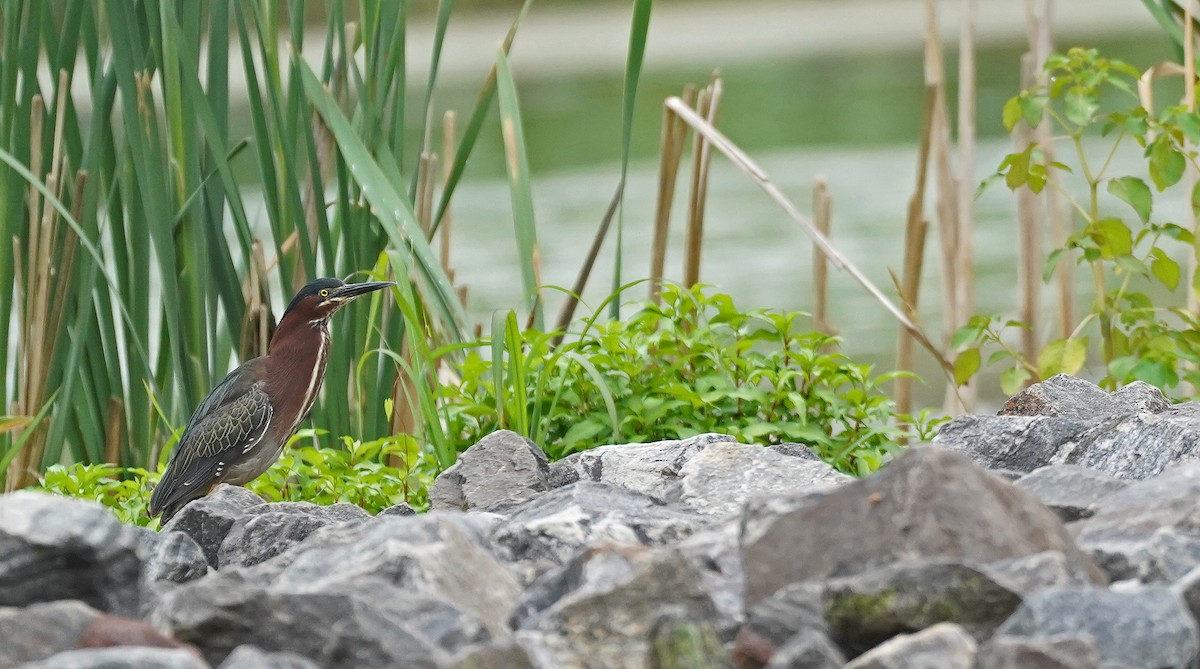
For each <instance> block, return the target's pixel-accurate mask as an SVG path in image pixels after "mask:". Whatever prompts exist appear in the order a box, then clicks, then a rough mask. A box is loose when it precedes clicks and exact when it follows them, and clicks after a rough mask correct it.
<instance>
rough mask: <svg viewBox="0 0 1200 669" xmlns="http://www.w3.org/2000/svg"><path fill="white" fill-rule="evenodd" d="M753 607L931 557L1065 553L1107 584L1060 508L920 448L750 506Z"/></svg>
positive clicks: (745, 529)
mask: <svg viewBox="0 0 1200 669" xmlns="http://www.w3.org/2000/svg"><path fill="white" fill-rule="evenodd" d="M741 546H742V560H743V564H744V568H745V572H746V602H747V604H751V605H752V604H754V603H756V602H758V601H760V600H762V599H763V598H765V597H767V596H769V595H770V594H771V593H773V592H775V591H776V590H778V589H779V588H781V587H783V586H785V585H787V584H789V583H795V582H798V581H814V580H816V581H819V580H823V579H826V578H829V577H832V576H835V575H839V576H842V575H852V574H856V573H862V572H865V571H869V570H873V569H878V568H881V567H886V566H889V565H892V564H897V563H914V562H921V561H930V560H944V561H955V562H963V563H966V564H977V565H982V564H987V563H991V562H996V561H999V560H1005V559H1010V558H1016V557H1022V556H1025V555H1032V554H1034V553H1040V552H1042V551H1047V550H1057V551H1059V552H1061V553H1063V554H1064V555H1065V556H1066V557H1067V559H1068V560H1069V561H1070V562H1071V563H1072V564H1074V565H1077V566H1078V568H1079V569H1080V570H1082V571H1084V572H1086V573H1090V574H1091V575H1092V579H1093V582H1095V583H1103V582H1104V578H1103V576H1102V575H1101V574H1100V572H1099V571H1097V570H1096V568H1095V566H1094V565H1091V564H1090V562H1089V560H1088V558H1087V556H1085V555H1084V554H1082V553H1081V552H1080V551H1079V549H1078V548H1076V547H1075V545H1074V543H1073V542H1072V541H1071V538H1070V537H1069V536H1068V535H1067V532H1066V530H1065V529H1064V528H1063V526H1062V524H1061V523H1060V522H1059V520H1058V517H1057V516H1055V515H1054V513H1053V512H1052V511H1050V510H1049V509H1047V508H1046V507H1044V506H1043V505H1042V504H1041V503H1040V502H1038V501H1037V499H1035V498H1034V497H1033V496H1032V495H1030V494H1029V493H1027V492H1025V491H1023V490H1019V489H1017V488H1014V487H1013V486H1011V485H1009V484H1007V483H1004V482H1002V481H1001V480H999V479H997V478H995V477H993V476H991V475H990V474H988V473H987V472H986V471H983V470H982V469H980V468H979V467H977V466H976V465H974V464H973V463H972V462H971V461H970V460H969V459H968V458H966V457H965V456H963V455H960V454H956V453H952V452H949V451H946V450H943V449H939V448H929V447H918V448H911V449H909V450H908V451H906V452H904V453H903V454H901V455H900V456H899V457H898V458H896V459H895V460H894V461H893V462H892V463H891V464H890V465H888V466H887V467H886V468H885V469H883V470H882V471H881V472H878V473H876V474H874V475H872V476H869V477H867V478H865V479H863V480H860V481H856V482H854V483H851V484H849V485H845V486H842V487H839V488H835V489H833V490H830V491H827V492H820V493H812V494H809V495H805V496H802V497H799V498H781V499H776V500H764V501H760V502H755V503H752V504H751V505H749V506H748V507H747V509H746V512H745V513H744V514H743V518H742V535H741Z"/></svg>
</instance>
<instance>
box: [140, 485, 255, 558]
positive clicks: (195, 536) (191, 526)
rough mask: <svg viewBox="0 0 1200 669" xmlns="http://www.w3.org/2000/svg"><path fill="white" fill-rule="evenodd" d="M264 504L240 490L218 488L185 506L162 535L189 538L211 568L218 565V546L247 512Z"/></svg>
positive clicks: (249, 493)
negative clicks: (168, 534) (175, 532)
mask: <svg viewBox="0 0 1200 669" xmlns="http://www.w3.org/2000/svg"><path fill="white" fill-rule="evenodd" d="M265 502H266V500H264V499H263V498H261V497H259V496H258V495H256V494H254V493H252V492H250V491H249V490H246V489H245V488H243V487H241V486H232V485H226V484H221V485H219V486H217V488H216V490H213V491H212V493H211V494H209V495H208V496H206V497H201V498H200V499H197V500H195V501H194V502H191V503H189V504H187V505H186V506H184V507H183V508H182V509H180V510H179V512H178V513H176V514H175V516H174V517H173V518H171V520H170V522H168V523H167V524H166V525H165V526H164V527H163V531H164V532H171V531H178V532H183V533H184V534H186V535H188V536H190V537H191V538H192V540H194V541H195V542H196V543H197V544H199V545H200V548H201V550H203V551H204V557H205V559H207V560H208V564H209V566H211V567H216V566H217V565H219V564H220V562H219V559H218V556H217V554H218V553H219V552H220V550H221V542H223V541H224V540H225V535H226V534H228V533H229V528H231V527H233V521H235V520H237V519H238V518H239V517H241V516H242V515H243V514H245V512H246V509H249V508H250V507H252V506H257V505H260V504H263V503H265Z"/></svg>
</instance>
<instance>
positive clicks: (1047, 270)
mask: <svg viewBox="0 0 1200 669" xmlns="http://www.w3.org/2000/svg"><path fill="white" fill-rule="evenodd" d="M1065 252H1066V249H1054V250H1053V251H1051V252H1050V255H1048V256H1046V264H1045V265H1043V266H1042V282H1044V283H1050V277H1052V276H1054V270H1055V269H1057V268H1058V261H1059V259H1061V258H1062V254H1063V253H1065Z"/></svg>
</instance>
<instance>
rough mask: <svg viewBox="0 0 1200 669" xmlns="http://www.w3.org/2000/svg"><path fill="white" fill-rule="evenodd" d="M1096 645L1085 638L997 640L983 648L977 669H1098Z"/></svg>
mask: <svg viewBox="0 0 1200 669" xmlns="http://www.w3.org/2000/svg"><path fill="white" fill-rule="evenodd" d="M1099 666H1100V651H1098V650H1096V641H1095V640H1094V639H1093V638H1092V637H1090V636H1086V635H1083V634H1059V635H1052V636H1038V637H1012V636H995V637H992V638H991V639H990V640H988V642H987V643H985V644H983V645H982V646H981V647H980V648H979V654H978V655H977V656H976V658H975V669H1095V668H1096V667H1099Z"/></svg>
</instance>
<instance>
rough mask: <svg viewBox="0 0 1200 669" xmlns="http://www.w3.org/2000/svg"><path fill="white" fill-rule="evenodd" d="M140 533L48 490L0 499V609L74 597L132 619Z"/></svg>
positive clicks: (139, 575)
mask: <svg viewBox="0 0 1200 669" xmlns="http://www.w3.org/2000/svg"><path fill="white" fill-rule="evenodd" d="M138 546H139V533H138V531H137V530H135V529H134V528H133V527H131V526H129V525H125V524H123V523H121V522H120V521H118V520H117V519H116V518H115V517H114V516H113V515H112V513H110V512H109V511H108V510H107V509H105V508H104V507H102V506H100V505H99V504H94V503H91V502H84V501H81V500H75V499H68V498H65V497H59V496H56V495H51V494H47V493H40V492H29V491H19V492H15V493H10V494H7V495H0V606H26V605H29V604H33V603H36V602H46V601H54V600H57V599H78V600H82V601H83V602H85V603H87V604H89V605H90V606H93V607H95V608H97V609H100V610H101V611H108V612H110V613H116V614H120V615H137V613H138V609H139V605H140V600H141V598H142V572H143V567H144V564H143V558H142V556H141V554H140V553H139V550H138Z"/></svg>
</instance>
